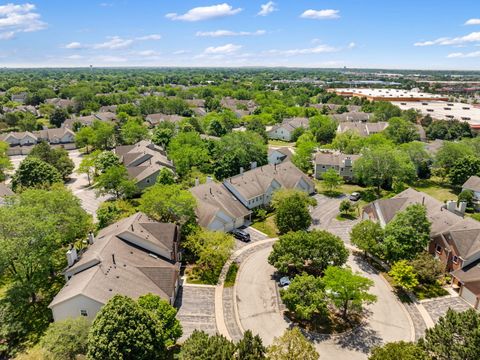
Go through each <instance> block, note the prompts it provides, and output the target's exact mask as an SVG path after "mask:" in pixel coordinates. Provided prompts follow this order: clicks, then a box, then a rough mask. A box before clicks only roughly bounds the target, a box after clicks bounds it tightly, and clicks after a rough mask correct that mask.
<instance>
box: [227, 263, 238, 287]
mask: <svg viewBox="0 0 480 360" xmlns="http://www.w3.org/2000/svg"><path fill="white" fill-rule="evenodd" d="M237 272H238V264H237V263H236V262H233V263H232V265H230V267H229V268H228V272H227V276H226V277H225V283H224V286H225V287H232V286H233V285H235V279H236V278H237Z"/></svg>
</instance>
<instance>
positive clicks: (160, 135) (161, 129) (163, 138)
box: [152, 121, 175, 149]
mask: <svg viewBox="0 0 480 360" xmlns="http://www.w3.org/2000/svg"><path fill="white" fill-rule="evenodd" d="M166 124H168V125H166ZM174 134H175V125H174V124H173V123H171V122H168V121H166V122H163V123H160V124H159V125H158V126H157V127H156V128H155V129H154V130H153V135H152V142H153V143H154V144H155V145H157V146H161V147H163V148H164V149H165V148H167V146H168V144H169V143H170V140H171V139H172V138H173V135H174Z"/></svg>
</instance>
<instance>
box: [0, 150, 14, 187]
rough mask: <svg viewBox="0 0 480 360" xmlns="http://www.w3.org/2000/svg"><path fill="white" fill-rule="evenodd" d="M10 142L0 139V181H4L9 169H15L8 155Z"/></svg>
mask: <svg viewBox="0 0 480 360" xmlns="http://www.w3.org/2000/svg"><path fill="white" fill-rule="evenodd" d="M7 151H8V144H7V143H6V142H3V141H0V181H4V180H5V178H6V173H7V171H8V170H11V169H13V165H12V162H11V161H10V158H9V157H8V155H7Z"/></svg>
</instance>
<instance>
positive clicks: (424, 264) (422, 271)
mask: <svg viewBox="0 0 480 360" xmlns="http://www.w3.org/2000/svg"><path fill="white" fill-rule="evenodd" d="M410 264H411V265H412V266H413V271H414V272H415V274H417V278H418V280H419V281H420V283H422V284H434V283H435V282H436V281H437V280H438V279H440V278H441V277H442V275H444V274H445V264H444V263H442V262H441V261H440V260H439V259H436V258H434V257H433V256H432V255H430V254H429V253H427V252H421V253H420V254H418V255H417V256H416V257H415V259H413V260H412V261H410Z"/></svg>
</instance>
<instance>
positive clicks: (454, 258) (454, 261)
mask: <svg viewBox="0 0 480 360" xmlns="http://www.w3.org/2000/svg"><path fill="white" fill-rule="evenodd" d="M452 261H453V263H454V264H458V257H457V256H454V257H453V259H452Z"/></svg>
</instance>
